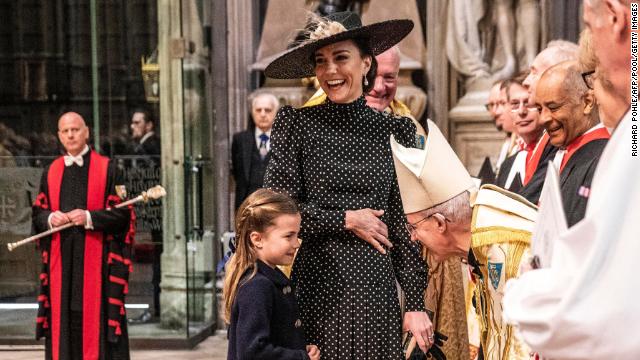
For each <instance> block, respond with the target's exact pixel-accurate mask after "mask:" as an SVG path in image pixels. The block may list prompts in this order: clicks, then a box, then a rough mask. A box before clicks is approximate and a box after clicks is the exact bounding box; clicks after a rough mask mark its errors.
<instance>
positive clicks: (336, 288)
mask: <svg viewBox="0 0 640 360" xmlns="http://www.w3.org/2000/svg"><path fill="white" fill-rule="evenodd" d="M392 134H393V135H394V136H395V138H396V140H397V141H398V142H400V143H401V144H403V145H405V146H412V145H413V144H414V143H415V126H414V125H413V123H412V122H411V121H410V120H409V119H407V118H403V117H394V116H391V115H387V114H383V113H380V112H378V111H376V110H374V109H372V108H370V107H368V106H367V105H366V102H365V100H364V97H361V98H359V99H358V100H356V101H354V102H353V103H350V104H336V103H332V102H331V101H329V100H327V101H326V102H325V103H324V104H321V105H318V106H314V107H307V108H302V109H294V108H292V107H289V106H286V107H283V108H282V109H281V110H280V112H279V113H278V115H277V117H276V120H275V123H274V127H273V130H272V144H271V146H272V147H271V152H272V153H271V160H270V162H269V165H268V168H267V172H266V175H265V187H269V188H273V189H280V190H285V191H286V192H287V193H288V194H289V195H291V196H292V197H293V198H294V199H295V200H296V201H297V202H298V204H299V206H300V209H301V213H302V229H301V233H300V238H301V239H303V241H302V246H301V248H300V250H299V251H298V255H297V257H296V261H295V263H294V266H293V272H292V280H293V282H294V284H295V285H296V296H297V300H298V305H299V307H300V310H301V317H302V324H303V327H304V330H305V337H306V341H307V343H308V344H316V345H318V347H319V348H320V351H321V353H322V359H324V360H327V359H384V360H390V359H401V358H402V349H401V335H402V334H401V332H402V329H401V328H402V321H401V320H402V319H401V315H400V306H399V303H398V295H397V291H396V285H395V281H396V279H397V280H398V281H399V282H400V284H401V286H402V288H403V290H404V291H405V295H406V299H407V301H406V309H407V311H424V301H423V293H424V289H425V287H426V284H427V282H426V270H427V266H426V264H425V263H424V262H423V261H422V259H421V257H420V253H419V250H420V249H419V245H417V244H414V243H412V242H411V241H410V239H409V234H408V233H407V232H406V230H405V229H404V226H403V224H404V222H405V221H406V219H405V216H404V213H403V211H402V203H401V200H400V193H399V189H398V183H397V179H396V175H395V170H394V167H393V159H392V155H391V148H390V145H389V137H390V135H392ZM364 208H371V209H382V210H384V211H385V213H384V215H383V216H382V218H381V219H382V221H383V222H384V223H385V224H386V225H387V227H388V229H389V239H390V241H391V242H392V243H393V244H394V247H393V248H392V249H391V250H390V251H388V252H387V255H383V254H381V253H379V252H378V251H377V250H375V249H374V248H373V247H372V246H371V245H370V244H368V243H366V242H365V241H364V240H361V239H360V238H358V237H356V236H355V235H354V234H353V233H351V232H349V231H346V230H345V229H344V223H345V211H347V210H358V209H364Z"/></svg>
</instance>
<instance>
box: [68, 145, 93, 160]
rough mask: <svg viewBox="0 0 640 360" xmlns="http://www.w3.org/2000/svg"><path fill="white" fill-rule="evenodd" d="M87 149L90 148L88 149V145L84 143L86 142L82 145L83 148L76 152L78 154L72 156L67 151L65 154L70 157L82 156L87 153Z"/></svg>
mask: <svg viewBox="0 0 640 360" xmlns="http://www.w3.org/2000/svg"><path fill="white" fill-rule="evenodd" d="M89 150H90V149H89V145H86V144H85V145H84V149H82V151H81V152H80V154H78V155H76V156H73V155H71V154H70V153H69V152H67V155H68V156H71V157H78V156H80V157H82V156H84V155H85V154H86V153H88V152H89Z"/></svg>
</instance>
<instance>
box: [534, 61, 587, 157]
mask: <svg viewBox="0 0 640 360" xmlns="http://www.w3.org/2000/svg"><path fill="white" fill-rule="evenodd" d="M564 78H565V76H564V74H562V73H554V74H550V75H549V76H546V75H545V76H543V77H542V78H541V79H540V82H539V83H538V87H537V89H536V97H535V100H536V104H537V106H538V108H539V109H540V121H541V123H542V125H543V126H544V127H545V129H546V130H547V133H548V134H549V136H550V141H551V144H552V145H554V146H558V147H565V146H567V145H568V144H569V143H570V142H571V141H573V140H574V139H575V138H577V137H578V136H580V135H582V134H583V133H584V132H585V131H587V130H588V129H589V126H590V118H589V113H586V114H585V111H584V109H585V108H584V105H583V101H582V99H576V98H574V95H575V94H569V93H567V91H566V90H565V89H564V87H563V86H562V83H563V81H564Z"/></svg>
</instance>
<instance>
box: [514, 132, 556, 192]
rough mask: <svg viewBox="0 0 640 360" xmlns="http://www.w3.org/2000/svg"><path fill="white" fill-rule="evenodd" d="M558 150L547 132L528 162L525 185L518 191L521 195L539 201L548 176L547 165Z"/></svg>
mask: <svg viewBox="0 0 640 360" xmlns="http://www.w3.org/2000/svg"><path fill="white" fill-rule="evenodd" d="M556 152H558V148H557V147H555V146H553V145H551V142H549V135H547V133H546V132H545V133H544V134H543V135H542V137H541V138H540V140H539V142H538V145H537V146H536V147H535V149H534V150H533V155H532V157H531V160H530V161H529V162H528V163H527V167H526V170H525V178H524V181H523V185H524V187H523V188H522V189H520V190H519V191H518V192H517V193H518V194H519V195H522V196H524V197H525V198H526V199H527V200H529V201H531V202H532V203H534V204H537V203H538V201H539V200H540V193H541V192H542V185H544V179H545V178H546V176H547V166H548V165H549V161H553V158H554V157H555V156H556Z"/></svg>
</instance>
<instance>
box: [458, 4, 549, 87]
mask: <svg viewBox="0 0 640 360" xmlns="http://www.w3.org/2000/svg"><path fill="white" fill-rule="evenodd" d="M540 17H541V15H540V3H539V0H489V1H486V0H449V3H448V15H447V18H448V23H447V43H446V51H447V57H448V58H449V61H450V62H451V64H452V66H453V67H454V68H455V69H456V70H457V71H458V72H459V73H461V74H463V75H465V76H466V77H467V89H468V90H469V88H478V89H481V88H485V87H488V85H489V84H490V83H492V82H494V81H496V80H501V79H506V78H509V77H511V76H513V75H514V74H515V73H517V72H518V70H521V69H526V68H528V67H529V65H530V63H531V62H532V61H533V59H534V58H535V55H536V54H537V52H538V46H539V39H540ZM520 50H522V51H520ZM519 53H524V54H523V56H518V54H519Z"/></svg>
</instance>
